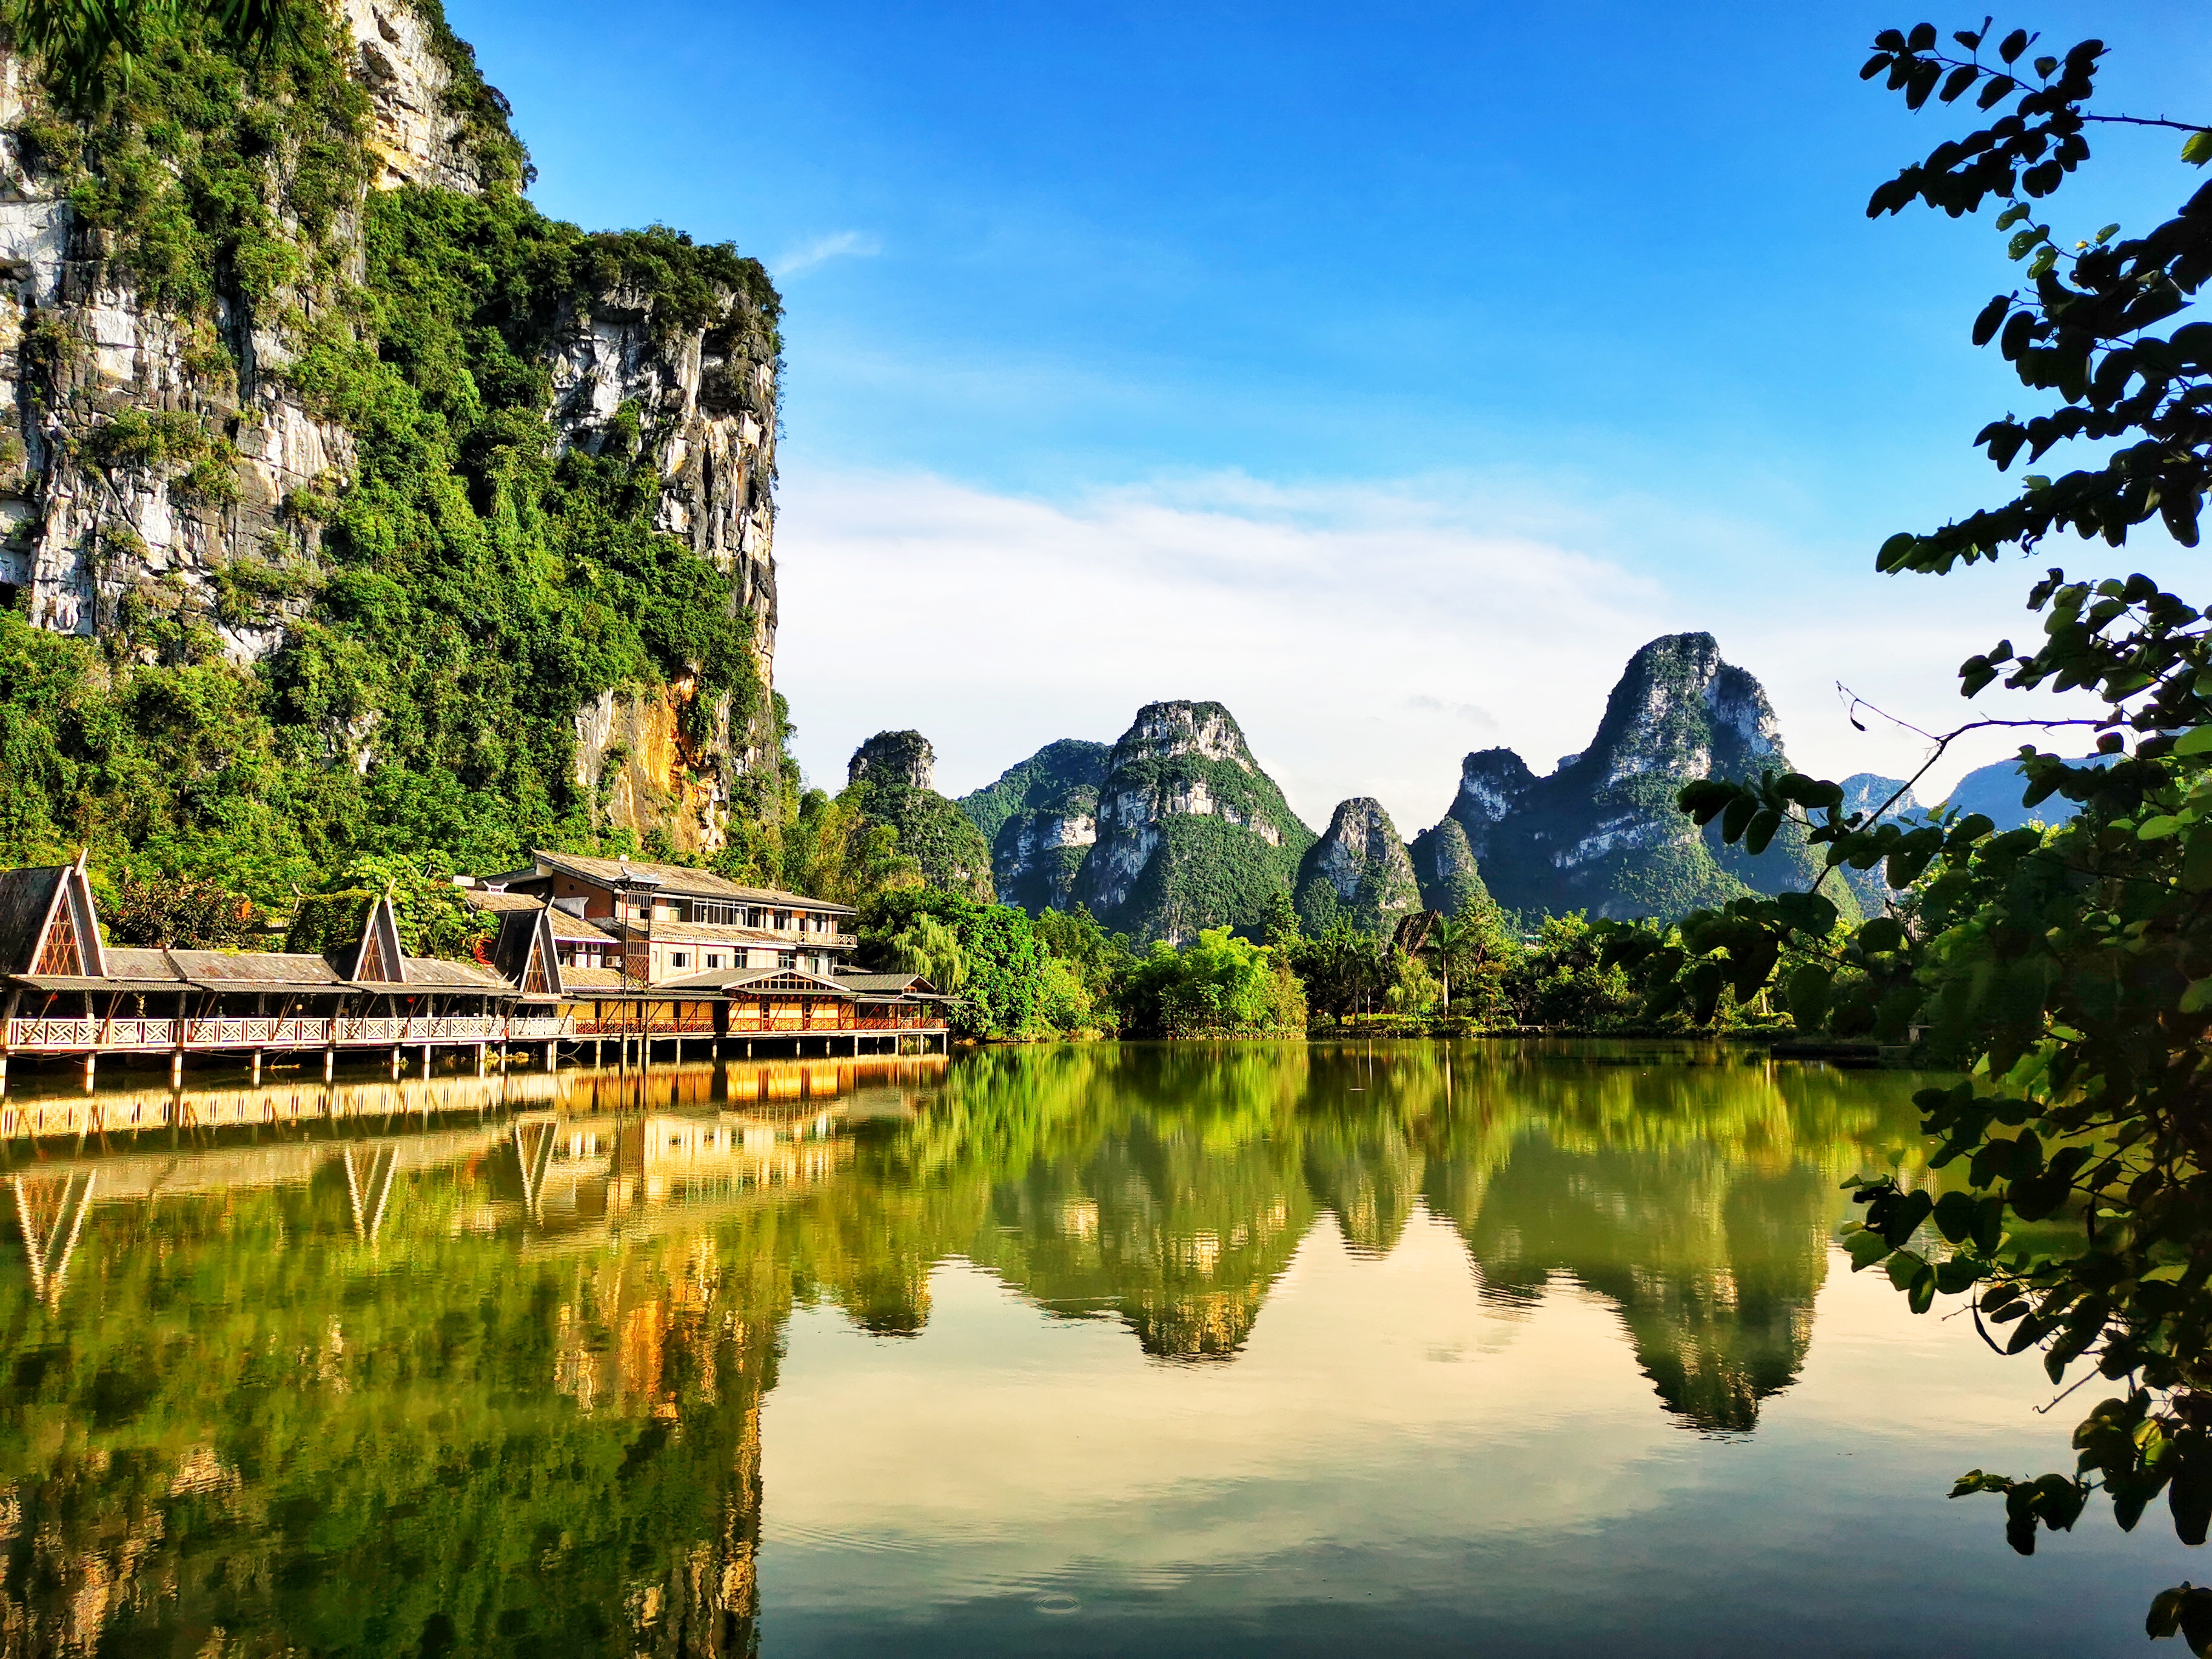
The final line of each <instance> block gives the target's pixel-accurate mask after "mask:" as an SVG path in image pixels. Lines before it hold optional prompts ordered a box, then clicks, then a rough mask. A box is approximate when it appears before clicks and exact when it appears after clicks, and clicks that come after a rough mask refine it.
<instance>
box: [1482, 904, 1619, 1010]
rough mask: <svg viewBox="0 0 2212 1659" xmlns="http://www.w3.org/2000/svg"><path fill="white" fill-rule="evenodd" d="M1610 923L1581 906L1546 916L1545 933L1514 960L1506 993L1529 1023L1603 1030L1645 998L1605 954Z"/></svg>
mask: <svg viewBox="0 0 2212 1659" xmlns="http://www.w3.org/2000/svg"><path fill="white" fill-rule="evenodd" d="M1608 937H1610V935H1609V934H1608V933H1607V932H1606V931H1605V924H1603V923H1593V922H1592V921H1590V919H1589V916H1588V915H1585V914H1584V913H1583V912H1582V911H1580V910H1574V911H1570V912H1569V913H1568V914H1567V915H1564V916H1547V917H1545V918H1544V927H1543V931H1542V933H1541V934H1540V935H1539V936H1538V939H1537V941H1536V943H1535V944H1534V945H1533V946H1531V947H1530V948H1529V949H1528V951H1527V952H1525V953H1524V954H1523V955H1522V957H1521V959H1520V961H1519V962H1517V963H1515V964H1514V968H1513V971H1512V974H1511V976H1510V980H1509V981H1508V982H1507V985H1506V987H1505V989H1506V994H1507V996H1508V998H1509V999H1510V1006H1512V1008H1513V1011H1514V1012H1515V1013H1516V1015H1517V1016H1518V1017H1519V1018H1520V1021H1521V1023H1522V1024H1524V1025H1563V1026H1565V1027H1566V1028H1567V1029H1568V1030H1574V1031H1602V1030H1607V1029H1609V1028H1611V1027H1613V1026H1618V1025H1625V1024H1628V1023H1629V1021H1630V1020H1631V1019H1632V1018H1633V1017H1634V1016H1635V1014H1636V1012H1637V1006H1638V1002H1639V1000H1640V999H1639V998H1638V995H1637V994H1636V991H1635V989H1634V987H1632V985H1631V984H1630V982H1629V978H1628V975H1627V973H1626V971H1625V970H1624V969H1621V968H1620V966H1618V965H1617V964H1614V963H1607V962H1606V961H1605V960H1603V949H1604V945H1605V941H1606V939H1607V938H1608Z"/></svg>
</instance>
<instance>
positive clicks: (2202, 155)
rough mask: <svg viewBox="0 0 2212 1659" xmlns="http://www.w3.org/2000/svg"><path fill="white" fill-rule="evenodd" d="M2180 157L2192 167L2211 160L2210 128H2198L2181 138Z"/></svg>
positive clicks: (2211, 141)
mask: <svg viewBox="0 0 2212 1659" xmlns="http://www.w3.org/2000/svg"><path fill="white" fill-rule="evenodd" d="M2181 159H2182V160H2183V161H2186V162H2188V163H2189V165H2190V166H2191V167H2203V165H2204V164H2205V163H2206V162H2207V161H2212V130H2207V129H2203V128H2200V129H2198V130H2197V131H2195V132H2192V133H2191V134H2190V135H2189V137H2186V138H2185V139H2183V140H2182V141H2181Z"/></svg>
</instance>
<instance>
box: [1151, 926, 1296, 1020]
mask: <svg viewBox="0 0 2212 1659" xmlns="http://www.w3.org/2000/svg"><path fill="white" fill-rule="evenodd" d="M1122 1003H1123V1007H1124V1010H1125V1013H1126V1016H1127V1021H1128V1024H1129V1028H1130V1029H1131V1030H1134V1031H1137V1032H1139V1033H1141V1034H1143V1035H1145V1036H1163V1037H1204V1036H1273V1035H1280V1034H1283V1033H1286V1032H1292V1031H1302V1030H1304V1029H1305V1000H1304V997H1303V996H1302V995H1301V994H1300V993H1299V990H1298V982H1297V979H1296V977H1295V976H1294V975H1292V974H1291V970H1290V966H1289V964H1288V963H1285V962H1284V960H1283V959H1282V957H1279V955H1277V954H1276V953H1275V952H1274V951H1271V950H1269V949H1268V948H1267V946H1266V945H1255V944H1253V943H1252V942H1251V941H1250V940H1249V939H1238V938H1237V937H1236V935H1234V934H1233V933H1231V932H1230V931H1229V929H1228V928H1226V927H1207V928H1204V929H1201V930H1200V933H1199V936H1198V938H1197V939H1196V940H1195V941H1194V942H1193V943H1192V944H1190V945H1187V946H1185V947H1184V948H1183V949H1182V950H1180V951H1178V950H1176V948H1175V947H1174V946H1173V945H1169V944H1168V943H1166V942H1165V941H1164V940H1163V941H1162V942H1160V943H1158V944H1157V945H1153V946H1152V954H1151V955H1150V956H1148V957H1145V958H1144V959H1143V960H1141V961H1140V962H1139V963H1137V964H1136V965H1135V967H1133V969H1130V971H1129V974H1128V976H1127V981H1125V983H1124V986H1123V988H1122Z"/></svg>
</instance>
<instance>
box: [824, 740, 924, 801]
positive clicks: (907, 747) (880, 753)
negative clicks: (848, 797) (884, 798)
mask: <svg viewBox="0 0 2212 1659" xmlns="http://www.w3.org/2000/svg"><path fill="white" fill-rule="evenodd" d="M863 778H866V780H867V781H869V782H871V783H882V784H889V785H890V786H892V787H895V788H902V789H934V788H935V787H937V750H936V749H935V748H934V747H933V746H932V744H930V741H929V739H928V738H925V737H923V736H922V735H921V732H877V733H876V735H875V736H874V737H872V738H869V739H868V740H867V741H866V743H864V744H861V745H860V747H859V748H858V749H855V750H854V751H853V757H852V759H850V760H848V762H846V763H845V781H846V782H848V783H858V782H860V780H861V779H863Z"/></svg>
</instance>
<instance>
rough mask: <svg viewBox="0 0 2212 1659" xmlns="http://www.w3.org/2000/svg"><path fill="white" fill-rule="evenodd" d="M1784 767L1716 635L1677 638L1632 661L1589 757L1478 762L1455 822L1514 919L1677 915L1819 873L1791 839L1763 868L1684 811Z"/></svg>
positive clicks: (1755, 700)
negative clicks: (1730, 784)
mask: <svg viewBox="0 0 2212 1659" xmlns="http://www.w3.org/2000/svg"><path fill="white" fill-rule="evenodd" d="M1788 766H1789V762H1788V759H1787V757H1785V756H1784V753H1783V749H1782V739H1781V734H1780V731H1779V729H1778V726H1777V723H1776V720H1775V718H1774V711H1773V708H1772V707H1771V705H1770V704H1769V702H1767V699H1766V694H1765V691H1764V690H1762V689H1761V688H1760V686H1759V682H1758V681H1757V680H1756V679H1754V678H1753V677H1752V676H1751V675H1750V674H1748V673H1747V672H1745V671H1743V670H1742V669H1741V668H1737V667H1735V666H1734V665H1731V664H1729V663H1727V662H1724V661H1723V660H1722V659H1721V654H1720V647H1719V646H1718V644H1717V643H1716V641H1714V639H1713V637H1712V635H1710V634H1673V635H1667V636H1666V637H1664V638H1662V639H1657V640H1654V641H1651V643H1650V644H1649V645H1647V646H1645V647H1644V648H1643V649H1641V650H1640V651H1638V653H1636V654H1635V656H1634V657H1632V659H1630V661H1629V664H1628V667H1627V669H1626V671H1625V672H1624V673H1623V674H1622V675H1621V677H1620V681H1619V682H1618V683H1617V684H1615V685H1614V687H1613V692H1612V695H1611V696H1609V697H1608V698H1607V701H1606V709H1605V714H1604V717H1603V719H1602V720H1600V721H1599V723H1598V729H1597V732H1596V735H1595V737H1594V738H1592V739H1591V741H1590V744H1589V747H1587V748H1586V749H1584V750H1582V751H1581V752H1580V753H1579V754H1576V755H1570V756H1567V757H1565V758H1564V759H1563V760H1562V762H1561V763H1560V765H1559V769H1558V770H1556V771H1554V772H1553V773H1552V774H1551V775H1548V776H1547V777H1541V778H1539V777H1536V776H1534V775H1533V774H1532V773H1531V772H1530V771H1529V769H1528V767H1527V766H1526V765H1525V764H1524V763H1522V761H1521V759H1520V757H1518V756H1516V755H1515V754H1514V753H1513V752H1512V751H1511V750H1485V751H1483V752H1481V753H1479V754H1474V755H1469V756H1468V757H1467V760H1466V762H1465V763H1464V764H1463V766H1462V769H1461V783H1460V789H1459V793H1458V795H1457V796H1456V797H1455V799H1454V801H1453V803H1452V807H1451V810H1450V812H1449V817H1450V819H1451V820H1452V821H1454V822H1455V823H1457V824H1458V825H1459V827H1460V828H1461V829H1462V832H1463V833H1464V834H1465V836H1466V838H1467V842H1468V848H1469V850H1470V852H1471V853H1472V854H1473V855H1474V858H1475V859H1476V860H1478V861H1479V862H1480V866H1481V874H1482V878H1483V879H1484V880H1485V881H1486V883H1487V884H1488V886H1489V889H1490V890H1491V892H1492V894H1493V895H1494V896H1496V897H1497V898H1498V900H1499V902H1502V903H1504V904H1506V905H1508V906H1509V907H1511V908H1518V909H1522V910H1527V911H1539V910H1551V911H1555V912H1556V911H1564V910H1570V909H1585V908H1586V909H1589V910H1590V911H1592V912H1594V913H1595V914H1597V915H1608V916H1632V915H1680V914H1681V913H1682V912H1684V911H1686V910H1688V909H1691V908H1694V907H1696V906H1699V905H1703V904H1711V903H1717V902H1724V901H1725V900H1726V899H1728V898H1729V897H1730V896H1734V895H1735V894H1738V893H1741V892H1743V891H1745V890H1747V889H1756V890H1760V891H1777V890H1780V889H1781V888H1782V887H1784V886H1785V885H1796V884H1801V883H1802V882H1803V881H1804V880H1806V879H1807V878H1808V877H1809V876H1810V875H1811V874H1812V873H1813V872H1814V871H1815V870H1816V869H1817V867H1818V866H1817V864H1816V863H1815V862H1814V860H1813V859H1812V856H1811V854H1810V853H1809V851H1808V848H1806V847H1805V845H1804V843H1803V841H1802V836H1799V835H1796V834H1795V833H1794V832H1785V834H1784V835H1783V836H1778V837H1777V838H1776V840H1775V842H1774V844H1773V846H1772V847H1771V848H1770V849H1769V851H1768V853H1767V854H1765V856H1764V857H1762V858H1759V859H1753V858H1750V857H1747V855H1745V854H1743V853H1742V851H1741V848H1729V847H1724V846H1723V844H1722V843H1721V841H1720V838H1719V834H1718V831H1717V829H1710V830H1707V831H1705V832H1700V831H1699V829H1697V828H1696V826H1694V825H1693V824H1692V823H1690V821H1689V820H1688V819H1687V818H1685V817H1682V816H1681V815H1680V813H1678V812H1677V811H1675V810H1674V795H1675V793H1676V792H1677V791H1678V790H1680V787H1681V786H1682V785H1683V783H1685V782H1686V781H1689V780H1690V779H1692V778H1701V777H1716V776H1718V777H1747V776H1754V775H1757V774H1758V773H1759V771H1760V770H1762V769H1771V770H1774V771H1783V770H1786V769H1788Z"/></svg>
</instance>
